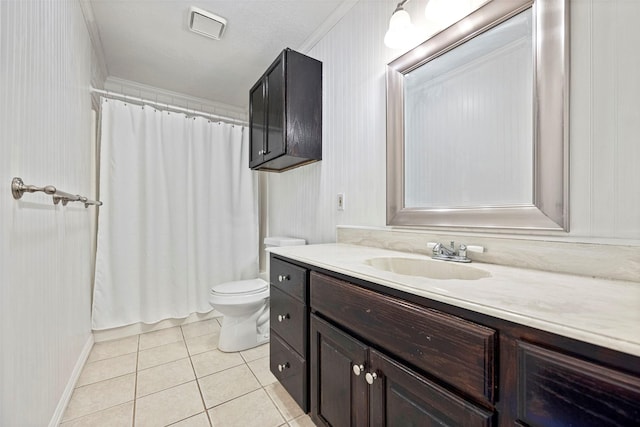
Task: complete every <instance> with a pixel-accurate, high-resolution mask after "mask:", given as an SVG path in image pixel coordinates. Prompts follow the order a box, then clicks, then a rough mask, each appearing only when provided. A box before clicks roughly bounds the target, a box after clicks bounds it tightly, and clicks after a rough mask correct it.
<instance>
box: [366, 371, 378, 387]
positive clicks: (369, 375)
mask: <svg viewBox="0 0 640 427" xmlns="http://www.w3.org/2000/svg"><path fill="white" fill-rule="evenodd" d="M376 378H378V374H376V373H375V372H367V374H366V375H365V376H364V379H365V380H367V383H369V384H370V385H371V384H373V382H374V381H375V380H376Z"/></svg>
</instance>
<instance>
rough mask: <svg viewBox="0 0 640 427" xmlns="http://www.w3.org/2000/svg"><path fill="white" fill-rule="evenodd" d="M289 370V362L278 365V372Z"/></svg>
mask: <svg viewBox="0 0 640 427" xmlns="http://www.w3.org/2000/svg"><path fill="white" fill-rule="evenodd" d="M288 368H289V362H284V363H282V364H280V365H278V371H280V372H282V371H284V370H285V369H288Z"/></svg>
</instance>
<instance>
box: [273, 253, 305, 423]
mask: <svg viewBox="0 0 640 427" xmlns="http://www.w3.org/2000/svg"><path fill="white" fill-rule="evenodd" d="M308 275H309V271H308V270H307V269H305V268H302V267H299V266H296V265H293V264H291V263H288V262H285V261H282V260H279V259H273V258H272V259H271V265H270V272H269V282H270V309H269V323H270V328H271V331H270V340H269V355H270V360H269V368H270V370H271V372H272V373H273V375H275V377H276V378H277V379H278V381H279V382H280V383H281V384H282V385H283V386H284V388H285V389H286V390H287V391H288V392H289V394H290V395H291V396H292V397H293V399H294V400H295V401H296V402H297V403H298V405H300V407H301V408H302V409H303V410H304V411H305V412H308V411H309V368H308V364H307V360H308V358H309V305H308V301H309V299H308V298H309V281H308Z"/></svg>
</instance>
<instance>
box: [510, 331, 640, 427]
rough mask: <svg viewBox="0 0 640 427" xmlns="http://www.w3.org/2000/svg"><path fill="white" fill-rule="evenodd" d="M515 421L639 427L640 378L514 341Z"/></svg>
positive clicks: (535, 424)
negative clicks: (516, 362) (516, 373)
mask: <svg viewBox="0 0 640 427" xmlns="http://www.w3.org/2000/svg"><path fill="white" fill-rule="evenodd" d="M517 346H518V347H517V348H518V375H517V378H518V419H519V420H521V421H523V422H525V423H526V424H527V425H529V426H531V427H542V426H556V425H579V426H584V427H591V426H593V427H596V426H603V425H611V426H613V425H615V426H638V425H640V379H638V377H633V376H630V375H627V374H625V373H623V372H619V371H615V370H612V369H609V368H605V367H603V366H600V365H596V364H594V363H591V362H587V361H584V360H580V359H577V358H574V357H571V356H568V355H565V354H562V353H558V352H556V351H552V350H547V349H545V348H542V347H538V346H534V345H531V344H528V343H524V342H518V344H517Z"/></svg>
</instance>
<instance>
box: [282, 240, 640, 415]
mask: <svg viewBox="0 0 640 427" xmlns="http://www.w3.org/2000/svg"><path fill="white" fill-rule="evenodd" d="M270 257H271V274H270V279H271V285H272V288H271V289H272V293H271V301H272V306H271V310H272V318H271V322H272V327H273V329H272V332H273V333H272V340H271V370H272V372H273V373H274V375H275V376H276V377H277V378H278V380H279V381H280V382H281V383H282V384H283V386H284V387H285V388H286V389H287V390H288V391H289V393H290V394H291V395H292V396H293V397H294V398H295V399H296V401H297V402H298V403H299V404H300V405H301V406H302V407H303V409H304V410H305V411H310V412H311V417H312V419H313V421H314V422H315V423H316V424H317V425H326V426H335V427H337V426H369V425H371V426H384V425H389V426H405V425H414V426H426V425H450V426H498V425H499V426H507V425H509V426H513V425H520V426H558V425H580V426H604V425H619V426H633V425H640V334H638V333H637V327H638V325H640V313H638V312H639V310H638V303H640V288H639V287H638V284H637V283H631V282H621V281H607V280H600V279H592V278H582V277H577V276H570V275H561V274H554V273H546V272H540V271H533V270H524V269H515V268H509V267H502V266H494V265H486V264H475V263H474V264H472V267H471V268H474V269H476V270H481V271H484V272H485V273H487V274H485V275H474V274H471V275H467V271H466V270H456V269H457V268H458V267H454V268H453V270H452V273H451V275H452V277H456V278H454V279H430V278H428V277H427V275H428V274H429V272H428V270H429V268H434V269H440V268H441V267H440V266H439V265H438V266H436V265H435V264H430V263H437V264H441V263H443V262H442V261H433V260H430V259H429V258H428V257H425V256H421V255H416V254H406V253H401V252H394V251H388V250H384V249H377V248H370V247H363V246H356V245H344V244H332V245H311V246H304V247H296V248H279V249H276V250H274V251H272V252H271V255H270ZM394 259H405V260H411V261H412V262H411V263H410V264H419V265H422V266H423V267H422V270H420V269H415V268H413V267H412V268H413V269H412V270H411V271H407V270H401V271H402V272H403V273H406V274H399V273H398V270H396V271H391V270H393V268H391V267H393V266H392V265H391V264H388V263H387V264H386V266H385V265H384V263H380V262H378V263H375V262H372V260H394ZM447 265H449V263H448V264H447ZM389 266H391V267H389ZM459 267H461V268H466V266H459ZM447 268H449V267H447ZM443 271H444V270H443ZM473 277H479V278H473ZM536 284H537V285H536ZM287 286H288V287H290V288H291V289H292V290H291V291H290V292H286V291H285V292H284V295H283V292H281V290H282V289H286V287H287ZM293 289H295V290H293ZM554 290H555V291H554ZM274 291H275V292H274ZM578 291H580V292H579V293H578ZM594 292H595V293H598V292H599V293H600V294H601V298H600V300H599V301H593V296H592V294H593V293H594ZM581 295H583V297H581ZM581 298H584V301H581ZM607 304H615V306H611V305H609V307H608V310H607V309H606V308H603V307H605V306H606V305H607ZM599 307H600V308H599ZM278 316H281V317H280V318H281V319H286V320H283V321H279V320H278ZM274 317H275V322H274ZM294 319H295V321H294ZM290 320H291V322H289V321H290ZM287 322H289V323H288V327H289V328H290V329H288V330H286V331H285V330H283V329H282V327H281V324H283V323H287Z"/></svg>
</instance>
